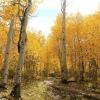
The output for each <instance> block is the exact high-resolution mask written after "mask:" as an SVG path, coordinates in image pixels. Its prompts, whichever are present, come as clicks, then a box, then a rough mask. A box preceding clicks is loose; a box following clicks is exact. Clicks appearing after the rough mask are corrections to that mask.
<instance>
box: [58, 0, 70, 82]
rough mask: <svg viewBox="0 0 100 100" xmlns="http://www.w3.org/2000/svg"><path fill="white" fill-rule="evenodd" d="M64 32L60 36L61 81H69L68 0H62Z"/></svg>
mask: <svg viewBox="0 0 100 100" xmlns="http://www.w3.org/2000/svg"><path fill="white" fill-rule="evenodd" d="M61 11H62V32H61V38H60V56H59V57H60V66H61V82H62V83H64V84H66V83H67V78H68V75H67V63H66V35H65V34H66V0H62V8H61Z"/></svg>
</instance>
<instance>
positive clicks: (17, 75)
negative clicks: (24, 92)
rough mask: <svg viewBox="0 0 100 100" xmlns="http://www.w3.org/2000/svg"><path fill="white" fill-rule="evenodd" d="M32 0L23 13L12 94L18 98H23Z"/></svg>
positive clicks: (29, 0)
mask: <svg viewBox="0 0 100 100" xmlns="http://www.w3.org/2000/svg"><path fill="white" fill-rule="evenodd" d="M31 5H32V2H31V0H28V5H27V7H26V9H25V10H24V13H23V18H22V20H21V29H20V36H19V41H18V52H19V59H18V65H17V67H16V73H15V77H14V87H13V90H12V91H11V94H10V95H11V96H12V97H13V98H14V99H15V98H17V100H19V98H21V87H20V86H21V69H22V67H23V66H24V56H25V45H26V37H27V35H26V28H27V23H28V14H29V12H30V9H31Z"/></svg>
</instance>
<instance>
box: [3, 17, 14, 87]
mask: <svg viewBox="0 0 100 100" xmlns="http://www.w3.org/2000/svg"><path fill="white" fill-rule="evenodd" d="M13 32H14V19H12V20H11V23H10V28H9V32H8V35H7V44H6V50H5V56H4V65H3V74H2V86H3V87H6V85H7V80H8V70H9V61H10V58H9V56H10V55H9V54H10V49H11V44H12V38H13Z"/></svg>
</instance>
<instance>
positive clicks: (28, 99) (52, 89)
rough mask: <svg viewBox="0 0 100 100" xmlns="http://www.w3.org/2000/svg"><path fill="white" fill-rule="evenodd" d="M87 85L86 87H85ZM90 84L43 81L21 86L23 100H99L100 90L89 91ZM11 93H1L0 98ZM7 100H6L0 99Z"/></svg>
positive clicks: (8, 91)
mask: <svg viewBox="0 0 100 100" xmlns="http://www.w3.org/2000/svg"><path fill="white" fill-rule="evenodd" d="M87 85H88V87H87ZM90 87H91V84H90V83H88V84H87V83H85V84H80V83H73V82H72V83H69V84H68V85H63V84H61V83H60V82H59V80H56V81H54V80H44V81H35V82H32V83H27V84H24V85H23V86H22V99H23V100H100V89H99V88H96V89H91V88H90ZM10 91H11V88H9V89H8V90H7V91H4V92H1V93H0V97H3V96H7V95H8V94H9V93H10ZM0 100H7V99H0Z"/></svg>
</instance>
